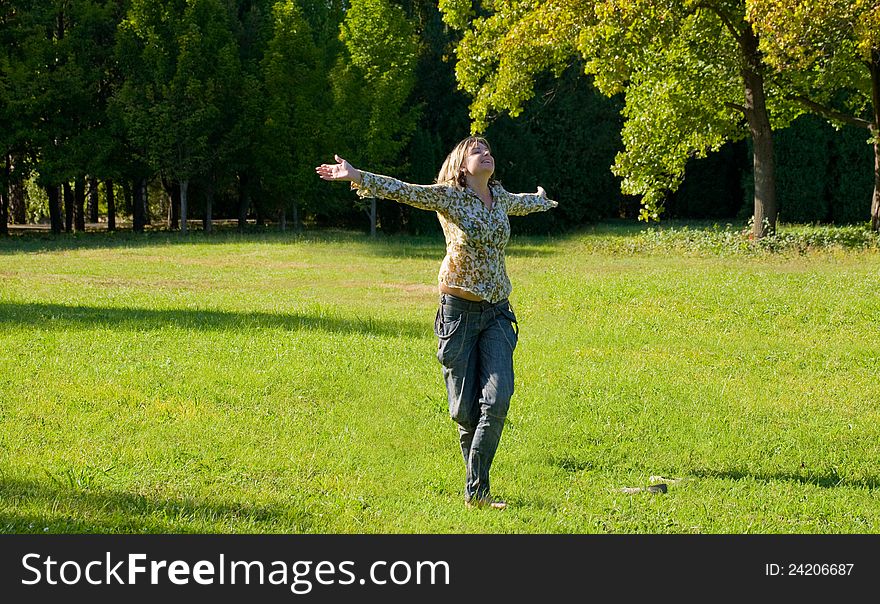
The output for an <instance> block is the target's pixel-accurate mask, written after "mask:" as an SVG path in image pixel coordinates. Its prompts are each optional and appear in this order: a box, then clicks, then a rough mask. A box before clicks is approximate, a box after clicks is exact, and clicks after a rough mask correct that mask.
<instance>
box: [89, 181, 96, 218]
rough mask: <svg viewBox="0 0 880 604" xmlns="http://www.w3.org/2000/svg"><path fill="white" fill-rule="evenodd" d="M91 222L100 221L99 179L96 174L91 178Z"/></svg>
mask: <svg viewBox="0 0 880 604" xmlns="http://www.w3.org/2000/svg"><path fill="white" fill-rule="evenodd" d="M88 215H89V222H91V223H95V222H98V179H97V178H95V177H94V176H92V177H90V178H89V207H88Z"/></svg>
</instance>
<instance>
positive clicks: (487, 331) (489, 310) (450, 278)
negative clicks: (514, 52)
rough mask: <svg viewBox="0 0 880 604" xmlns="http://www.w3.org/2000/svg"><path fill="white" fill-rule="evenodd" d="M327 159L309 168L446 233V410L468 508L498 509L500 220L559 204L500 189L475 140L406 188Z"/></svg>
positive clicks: (502, 373) (505, 325) (442, 280)
mask: <svg viewBox="0 0 880 604" xmlns="http://www.w3.org/2000/svg"><path fill="white" fill-rule="evenodd" d="M334 158H335V159H336V161H337V162H338V163H336V164H322V165H320V166H318V167H317V168H316V171H317V173H318V175H319V176H320V177H321V178H323V179H324V180H348V181H351V183H352V184H351V187H352V189H356V190H357V193H358V195H360V196H361V197H381V198H385V199H393V200H395V201H399V202H402V203H406V204H408V205H411V206H414V207H417V208H421V209H423V210H431V211H434V212H437V216H438V218H439V219H440V225H441V226H442V227H443V234H444V235H445V237H446V257H445V258H444V259H443V264H442V265H441V266H440V274H439V277H438V281H439V290H440V308H439V309H438V310H437V315H436V318H435V319H434V333H435V334H436V335H437V338H438V339H439V343H438V347H437V358H438V360H439V361H440V363H441V364H442V365H443V377H444V379H445V381H446V390H447V394H448V398H449V414H450V415H451V416H452V419H453V420H455V421H456V422H457V423H458V432H459V441H460V443H461V453H462V455H463V456H464V462H465V466H466V479H465V504H466V505H467V506H468V507H482V506H489V507H492V508H494V509H504V508H505V507H506V505H507V504H506V503H504V502H503V501H500V500H496V499H494V498H493V497H492V495H491V492H490V490H489V468H490V467H491V465H492V460H493V459H494V457H495V451H496V450H497V448H498V441H499V440H500V439H501V430H502V429H503V428H504V420H505V418H506V417H507V410H508V408H509V406H510V398H511V396H512V395H513V351H514V349H515V348H516V343H517V339H518V336H519V326H518V325H517V321H516V316H515V315H514V313H513V310H512V309H511V307H510V303H509V302H508V300H507V297H508V295H509V294H510V290H511V286H510V280H509V279H508V278H507V272H506V269H505V264H504V247H505V246H506V245H507V241H508V239H509V238H510V223H509V222H508V220H507V216H508V215H516V216H521V215H525V214H529V213H530V212H538V211H542V210H548V209H550V208H553V207H556V205H557V204H556V202H555V201H552V200H550V199H547V195H546V193H545V192H544V189H542V188H541V187H538V192H537V193H536V194H522V193H520V194H513V193H508V192H507V191H505V190H504V189H503V188H502V187H501V184H500V183H499V182H498V181H496V180H493V179H492V175H493V174H494V172H495V160H494V159H493V158H492V152H491V150H490V149H489V143H488V142H487V141H486V140H485V139H483V138H481V137H473V136H472V137H469V138H466V139H464V140H463V141H461V142H460V143H458V144H457V145H456V146H455V148H454V149H453V150H452V152H451V153H450V154H449V155H448V156H447V157H446V160H445V161H444V162H443V166H442V167H441V168H440V174H439V175H438V176H437V184H434V185H412V184H409V183H405V182H401V181H399V180H396V179H394V178H390V177H388V176H380V175H378V174H373V173H371V172H366V171H363V170H357V169H356V168H354V167H353V166H352V165H351V164H349V163H348V162H347V161H345V160H344V159H342V158H341V157H339V156H338V155H335V156H334ZM514 326H516V327H514Z"/></svg>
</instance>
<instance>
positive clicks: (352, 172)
mask: <svg viewBox="0 0 880 604" xmlns="http://www.w3.org/2000/svg"><path fill="white" fill-rule="evenodd" d="M333 159H335V160H336V161H337V162H339V163H336V164H321V165H320V166H318V167H317V168H315V172H317V173H318V176H320V177H321V178H323V179H324V180H350V181H352V182H356V183H358V184H360V183H361V171H360V170H358V169H357V168H355V167H354V166H352V165H351V164H350V163H348V162H347V161H345V160H344V159H342V158H341V157H339V156H338V155H334V156H333Z"/></svg>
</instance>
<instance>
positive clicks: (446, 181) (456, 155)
mask: <svg viewBox="0 0 880 604" xmlns="http://www.w3.org/2000/svg"><path fill="white" fill-rule="evenodd" d="M477 143H482V144H484V145H486V149H488V150H489V152H490V153H491V152H492V148H491V147H489V141H487V140H486V139H485V138H483V137H482V136H469V137H467V138H466V139H464V140H462V141H460V142H459V143H458V144H457V145H455V147H454V148H453V149H452V151H450V152H449V155H447V156H446V159H445V160H444V161H443V165H442V166H440V173H439V174H437V183H438V184H441V185H452V186H453V187H455V188H457V189H464V188H465V187H466V186H467V181H466V180H465V175H464V174H463V173H462V171H461V167H462V166H463V165H464V160H465V157H466V156H467V154H468V151H470V150H471V147H473V146H474V145H476V144H477ZM495 182H496V181H495V180H494V179H489V183H490V184H493V183H495Z"/></svg>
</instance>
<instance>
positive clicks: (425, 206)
mask: <svg viewBox="0 0 880 604" xmlns="http://www.w3.org/2000/svg"><path fill="white" fill-rule="evenodd" d="M333 157H334V159H336V161H337V162H338V163H336V164H321V165H320V166H318V167H317V168H315V171H316V172H317V173H318V176H320V177H321V178H323V179H324V180H348V181H351V188H352V189H356V190H357V194H358V195H359V196H360V197H381V198H383V199H393V200H394V201H399V202H402V203H405V204H407V205H411V206H413V207H416V208H420V209H422V210H431V211H434V212H442V211H445V210H447V209H448V208H449V205H450V202H451V196H450V193H451V192H452V187H449V186H447V185H413V184H410V183H408V182H403V181H402V180H397V179H396V178H391V177H390V176H382V175H381V174H374V173H372V172H367V171H366V170H358V169H357V168H355V167H354V166H352V165H351V164H350V163H348V162H347V161H345V160H344V159H342V158H341V157H339V156H338V155H334V156H333Z"/></svg>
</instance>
